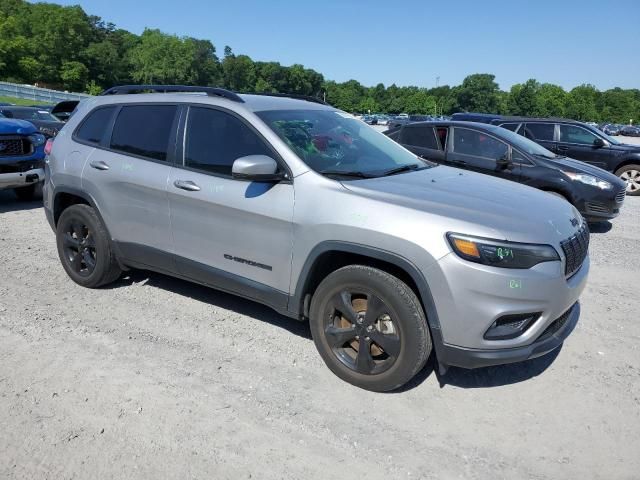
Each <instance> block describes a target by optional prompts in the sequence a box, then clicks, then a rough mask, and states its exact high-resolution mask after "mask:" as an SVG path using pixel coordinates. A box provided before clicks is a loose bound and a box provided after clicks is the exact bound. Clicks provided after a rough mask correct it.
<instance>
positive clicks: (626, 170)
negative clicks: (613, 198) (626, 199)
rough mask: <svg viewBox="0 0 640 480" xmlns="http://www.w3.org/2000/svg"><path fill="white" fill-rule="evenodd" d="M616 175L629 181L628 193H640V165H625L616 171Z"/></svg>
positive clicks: (634, 194)
mask: <svg viewBox="0 0 640 480" xmlns="http://www.w3.org/2000/svg"><path fill="white" fill-rule="evenodd" d="M616 175H617V176H618V177H620V180H624V181H625V182H627V195H631V196H637V195H640V165H633V164H632V165H625V166H624V167H622V168H619V169H618V170H617V171H616Z"/></svg>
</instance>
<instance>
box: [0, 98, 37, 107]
mask: <svg viewBox="0 0 640 480" xmlns="http://www.w3.org/2000/svg"><path fill="white" fill-rule="evenodd" d="M0 103H15V104H16V105H45V104H47V103H48V102H39V101H37V100H29V99H27V98H15V97H3V96H0Z"/></svg>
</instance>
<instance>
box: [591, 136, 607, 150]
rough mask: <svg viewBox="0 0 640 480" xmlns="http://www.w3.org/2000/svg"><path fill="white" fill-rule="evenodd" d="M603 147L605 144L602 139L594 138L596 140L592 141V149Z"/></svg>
mask: <svg viewBox="0 0 640 480" xmlns="http://www.w3.org/2000/svg"><path fill="white" fill-rule="evenodd" d="M605 145H606V143H604V140H603V139H601V138H600V137H598V138H596V139H595V140H594V141H593V146H594V147H596V148H602V147H604V146H605Z"/></svg>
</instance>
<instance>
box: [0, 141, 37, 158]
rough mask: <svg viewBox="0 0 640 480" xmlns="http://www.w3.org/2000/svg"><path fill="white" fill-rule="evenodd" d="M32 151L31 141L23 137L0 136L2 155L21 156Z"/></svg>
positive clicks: (0, 154)
mask: <svg viewBox="0 0 640 480" xmlns="http://www.w3.org/2000/svg"><path fill="white" fill-rule="evenodd" d="M29 153H31V142H29V140H27V139H26V138H23V137H0V157H19V156H22V155H28V154H29Z"/></svg>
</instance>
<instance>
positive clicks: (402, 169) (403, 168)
mask: <svg viewBox="0 0 640 480" xmlns="http://www.w3.org/2000/svg"><path fill="white" fill-rule="evenodd" d="M418 168H420V165H415V164H411V165H403V166H401V167H396V168H392V169H390V170H386V171H384V172H382V173H381V174H380V176H381V177H386V176H388V175H396V174H398V173H403V172H410V171H412V170H417V169H418ZM422 168H426V167H422Z"/></svg>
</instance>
